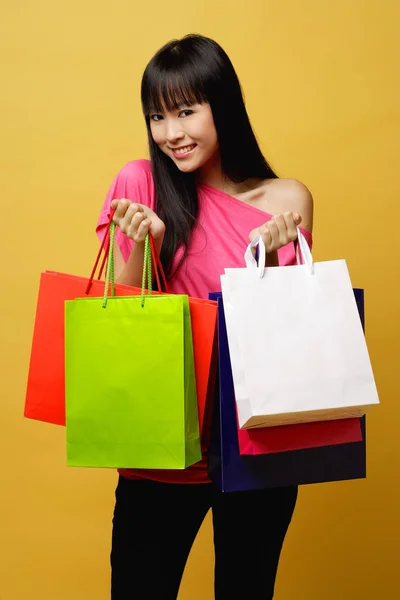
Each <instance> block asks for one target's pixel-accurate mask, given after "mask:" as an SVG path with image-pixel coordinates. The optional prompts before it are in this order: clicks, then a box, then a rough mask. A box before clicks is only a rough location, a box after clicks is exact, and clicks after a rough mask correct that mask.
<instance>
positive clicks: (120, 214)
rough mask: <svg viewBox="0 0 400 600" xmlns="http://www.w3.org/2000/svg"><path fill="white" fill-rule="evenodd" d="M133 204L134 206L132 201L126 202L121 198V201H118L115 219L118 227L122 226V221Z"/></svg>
mask: <svg viewBox="0 0 400 600" xmlns="http://www.w3.org/2000/svg"><path fill="white" fill-rule="evenodd" d="M131 204H132V203H131V201H130V200H126V199H125V198H121V199H120V200H117V205H116V210H115V214H114V217H113V221H114V223H115V224H116V225H120V223H121V221H122V219H123V218H124V216H125V213H126V211H127V210H128V208H129V206H130V205H131Z"/></svg>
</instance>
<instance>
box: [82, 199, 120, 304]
mask: <svg viewBox="0 0 400 600" xmlns="http://www.w3.org/2000/svg"><path fill="white" fill-rule="evenodd" d="M114 213H115V210H114V209H112V210H111V213H110V220H109V221H108V225H107V227H106V230H105V233H104V237H103V241H102V242H101V246H100V249H99V251H98V253H97V257H96V260H95V263H94V267H93V269H92V272H91V274H90V277H89V281H88V284H87V286H86V290H85V295H86V296H87V295H88V294H89V292H90V290H91V287H92V285H93V279H94V276H95V273H96V269H97V266H98V264H99V262H100V258H101V253H102V252H103V250H104V257H103V260H102V263H101V266H100V271H99V274H98V279H101V276H102V274H103V271H104V267H105V264H106V261H107V256H108V255H109V251H110V240H109V243H108V246H107V249H106V242H107V238H109V236H108V234H109V231H110V227H111V223H112V222H113V216H114Z"/></svg>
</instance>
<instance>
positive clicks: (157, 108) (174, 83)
mask: <svg viewBox="0 0 400 600" xmlns="http://www.w3.org/2000/svg"><path fill="white" fill-rule="evenodd" d="M203 102H207V94H206V92H205V89H204V78H203V77H201V74H200V73H197V70H196V68H194V65H185V64H175V65H173V66H169V68H168V67H167V65H157V64H152V63H150V64H149V65H148V67H147V69H146V71H145V73H144V75H143V81H142V107H143V112H144V115H145V116H146V117H149V116H150V115H151V114H154V113H161V112H164V111H165V110H167V111H173V110H178V109H179V108H180V107H181V106H182V105H187V106H191V105H192V104H202V103H203Z"/></svg>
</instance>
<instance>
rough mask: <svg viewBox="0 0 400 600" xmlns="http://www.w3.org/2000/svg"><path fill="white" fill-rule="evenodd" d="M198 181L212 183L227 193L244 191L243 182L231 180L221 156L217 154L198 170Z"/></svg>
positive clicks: (211, 184)
mask: <svg viewBox="0 0 400 600" xmlns="http://www.w3.org/2000/svg"><path fill="white" fill-rule="evenodd" d="M198 181H199V182H200V183H205V184H207V185H210V186H212V187H214V188H216V189H217V190H220V191H222V192H225V193H226V194H232V195H234V194H237V193H240V191H242V188H243V183H235V182H234V181H231V180H230V179H229V178H228V177H227V176H226V175H225V174H224V173H223V172H222V168H221V158H220V156H219V154H216V155H215V156H213V157H212V158H210V160H209V161H208V162H207V163H206V164H205V165H203V166H202V167H201V169H199V171H198Z"/></svg>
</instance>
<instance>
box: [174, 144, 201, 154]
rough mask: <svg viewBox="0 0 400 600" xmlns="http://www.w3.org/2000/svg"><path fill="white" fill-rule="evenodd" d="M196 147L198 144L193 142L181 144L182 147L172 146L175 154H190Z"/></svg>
mask: <svg viewBox="0 0 400 600" xmlns="http://www.w3.org/2000/svg"><path fill="white" fill-rule="evenodd" d="M195 148H196V144H191V145H190V146H181V147H180V148H171V150H172V152H173V153H174V154H179V155H182V154H188V153H189V152H191V151H192V150H194V149H195Z"/></svg>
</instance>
